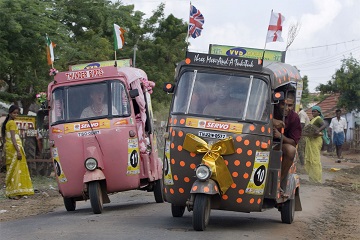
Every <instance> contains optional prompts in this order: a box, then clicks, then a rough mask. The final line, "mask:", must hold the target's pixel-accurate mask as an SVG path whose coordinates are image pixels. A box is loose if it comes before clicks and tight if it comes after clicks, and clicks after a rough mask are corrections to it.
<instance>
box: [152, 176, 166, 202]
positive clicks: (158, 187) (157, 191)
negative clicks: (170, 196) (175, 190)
mask: <svg viewBox="0 0 360 240" xmlns="http://www.w3.org/2000/svg"><path fill="white" fill-rule="evenodd" d="M163 188H164V184H163V181H162V179H158V180H156V181H155V185H154V197H155V201H156V202H157V203H163V202H164V194H163Z"/></svg>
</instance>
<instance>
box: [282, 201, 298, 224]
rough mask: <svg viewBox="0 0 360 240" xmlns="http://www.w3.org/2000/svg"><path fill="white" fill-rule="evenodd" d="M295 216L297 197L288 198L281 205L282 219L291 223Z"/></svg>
mask: <svg viewBox="0 0 360 240" xmlns="http://www.w3.org/2000/svg"><path fill="white" fill-rule="evenodd" d="M294 216H295V199H289V200H287V201H286V202H285V203H284V204H283V206H282V207H281V221H282V222H283V223H288V224H291V223H292V222H293V221H294Z"/></svg>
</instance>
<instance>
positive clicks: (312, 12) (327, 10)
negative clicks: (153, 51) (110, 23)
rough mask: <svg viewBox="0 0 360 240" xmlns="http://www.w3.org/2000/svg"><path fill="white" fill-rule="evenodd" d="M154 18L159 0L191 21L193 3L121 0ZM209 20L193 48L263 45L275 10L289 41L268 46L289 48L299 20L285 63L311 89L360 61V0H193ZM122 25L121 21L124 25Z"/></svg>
mask: <svg viewBox="0 0 360 240" xmlns="http://www.w3.org/2000/svg"><path fill="white" fill-rule="evenodd" d="M122 2H123V3H124V4H134V5H135V10H139V11H142V12H144V13H146V14H147V16H146V17H149V16H150V14H151V13H152V11H153V10H155V9H156V7H157V6H158V5H159V4H160V3H162V2H163V3H165V15H166V16H168V15H169V14H173V15H174V16H175V17H177V18H181V19H183V20H184V21H186V22H188V21H189V5H190V3H189V1H184V0H166V1H160V0H122ZM191 3H192V4H193V5H194V6H195V7H196V8H197V9H198V10H200V11H201V13H202V14H203V16H204V18H205V24H204V26H203V31H202V34H201V36H200V37H198V38H196V39H190V40H189V42H190V44H191V46H190V48H189V50H191V51H198V52H207V51H208V48H209V44H221V45H229V46H239V47H250V48H261V49H263V48H264V45H265V37H266V33H267V28H268V25H269V20H270V13H271V10H272V9H273V11H274V12H279V13H281V14H282V15H284V16H285V22H284V24H283V34H282V36H283V39H284V42H275V43H268V44H267V45H266V48H267V49H272V50H281V51H284V50H285V47H286V41H287V35H288V29H289V26H290V25H292V24H295V23H297V22H298V23H300V24H301V28H300V32H299V34H298V36H297V37H296V39H295V41H294V42H293V44H292V45H291V46H290V48H289V49H288V51H287V54H286V62H287V63H289V64H291V65H295V66H297V67H298V69H300V73H301V75H302V76H304V75H307V76H308V79H309V90H310V91H311V92H314V91H315V87H316V86H318V85H319V84H320V83H323V84H325V83H327V81H328V80H330V79H331V77H332V75H333V74H334V73H335V72H336V70H337V69H339V68H340V66H341V60H342V59H344V57H345V58H347V57H349V56H350V54H352V55H353V56H354V57H355V58H356V59H357V60H360V0H221V1H218V0H192V1H191ZM119 25H121V23H119Z"/></svg>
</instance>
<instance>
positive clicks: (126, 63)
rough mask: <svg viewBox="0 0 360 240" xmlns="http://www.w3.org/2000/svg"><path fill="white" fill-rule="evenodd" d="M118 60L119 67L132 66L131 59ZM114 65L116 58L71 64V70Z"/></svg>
mask: <svg viewBox="0 0 360 240" xmlns="http://www.w3.org/2000/svg"><path fill="white" fill-rule="evenodd" d="M116 62H117V67H130V66H131V65H132V61H131V59H119V60H116ZM114 65H115V60H112V61H101V62H92V63H84V64H77V65H72V66H70V67H69V71H76V70H84V69H91V68H99V67H109V66H114Z"/></svg>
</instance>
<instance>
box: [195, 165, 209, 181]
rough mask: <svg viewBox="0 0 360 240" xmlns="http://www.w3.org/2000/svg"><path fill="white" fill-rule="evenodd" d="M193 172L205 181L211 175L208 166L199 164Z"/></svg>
mask: <svg viewBox="0 0 360 240" xmlns="http://www.w3.org/2000/svg"><path fill="white" fill-rule="evenodd" d="M195 174H196V177H197V178H198V179H199V180H200V181H206V180H208V179H209V178H210V177H211V170H210V168H209V167H208V166H206V165H204V164H200V165H199V166H197V167H196V169H195Z"/></svg>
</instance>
